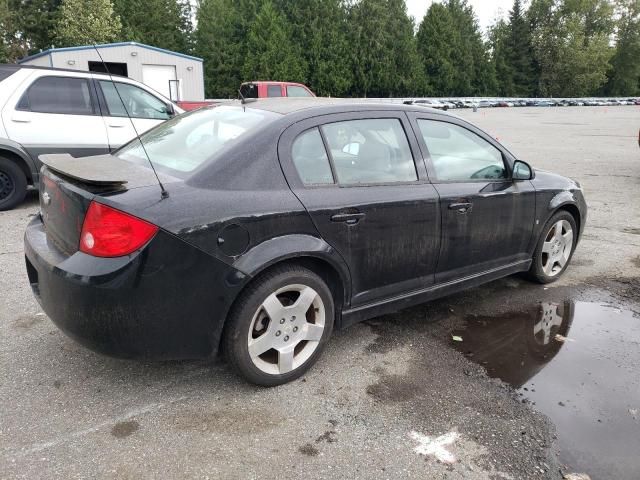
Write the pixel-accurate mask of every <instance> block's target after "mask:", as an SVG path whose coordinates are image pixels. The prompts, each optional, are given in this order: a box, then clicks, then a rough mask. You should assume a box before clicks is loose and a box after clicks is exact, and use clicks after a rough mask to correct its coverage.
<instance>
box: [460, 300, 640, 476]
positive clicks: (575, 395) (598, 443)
mask: <svg viewBox="0 0 640 480" xmlns="http://www.w3.org/2000/svg"><path fill="white" fill-rule="evenodd" d="M452 334H453V335H455V336H456V337H459V338H458V340H459V339H462V341H455V342H454V344H455V347H456V348H457V349H458V350H459V351H461V352H463V353H464V354H465V355H466V356H467V357H468V358H469V359H471V360H473V361H474V362H477V363H479V364H481V365H482V366H483V367H484V368H485V369H486V370H487V373H488V374H489V375H490V376H491V377H494V378H500V379H501V380H503V381H505V382H507V383H509V384H510V385H511V386H512V387H514V388H515V389H517V393H518V394H519V395H520V396H521V397H522V399H523V401H524V402H530V403H531V404H532V405H533V406H534V408H536V409H537V410H539V411H540V412H542V413H544V414H545V415H547V416H548V417H549V418H550V419H551V421H552V422H553V423H554V424H555V426H556V436H557V440H556V448H557V449H558V450H559V452H558V453H559V460H560V463H561V464H562V465H563V466H564V469H565V470H566V471H581V472H587V473H588V474H590V475H591V476H592V477H593V478H602V479H604V478H616V479H619V478H629V479H631V478H638V476H639V475H640V468H639V465H638V457H637V455H638V453H639V452H640V377H639V376H638V370H637V368H638V365H639V364H640V348H639V347H640V315H638V314H636V313H634V312H633V311H631V310H625V309H621V308H618V307H617V306H615V305H611V304H601V303H591V302H581V301H578V302H574V301H573V300H567V301H564V302H543V303H540V304H534V305H531V306H530V307H529V308H525V309H519V310H518V311H516V312H507V313H504V314H501V315H498V316H480V315H473V314H472V315H468V316H467V317H466V318H465V323H464V326H462V327H461V328H457V329H454V330H453V332H452Z"/></svg>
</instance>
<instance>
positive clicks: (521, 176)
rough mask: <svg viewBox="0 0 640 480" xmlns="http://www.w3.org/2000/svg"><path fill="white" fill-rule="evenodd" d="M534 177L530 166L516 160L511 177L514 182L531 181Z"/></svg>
mask: <svg viewBox="0 0 640 480" xmlns="http://www.w3.org/2000/svg"><path fill="white" fill-rule="evenodd" d="M534 177H535V173H534V171H533V168H531V165H529V164H528V163H527V162H523V161H522V160H516V161H515V162H514V164H513V176H512V178H513V179H514V180H532V179H533V178H534Z"/></svg>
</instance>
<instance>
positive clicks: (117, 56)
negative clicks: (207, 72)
mask: <svg viewBox="0 0 640 480" xmlns="http://www.w3.org/2000/svg"><path fill="white" fill-rule="evenodd" d="M96 47H97V49H98V50H99V52H100V55H101V56H102V58H103V59H104V62H105V64H106V66H107V68H108V69H109V71H110V72H111V73H114V74H118V75H124V76H127V77H129V78H132V79H134V80H137V81H139V82H142V83H144V84H146V85H147V86H149V87H151V88H153V89H154V90H156V91H158V92H159V93H161V94H163V95H164V96H165V97H167V98H171V99H172V100H174V101H182V100H186V101H189V100H193V101H202V100H204V77H203V69H202V59H201V58H198V57H192V56H191V55H185V54H184V53H179V52H172V51H170V50H164V49H162V48H158V47H153V46H151V45H145V44H142V43H136V42H122V43H108V44H102V45H97V46H96ZM18 63H23V64H27V65H37V66H41V67H55V68H67V69H74V70H82V71H94V72H104V71H105V68H104V65H103V64H102V62H101V61H100V57H99V56H98V53H97V52H96V49H95V48H94V46H93V45H85V46H80V47H66V48H51V49H49V50H45V51H43V52H40V53H36V54H35V55H31V56H29V57H25V58H23V59H22V60H20V61H19V62H18Z"/></svg>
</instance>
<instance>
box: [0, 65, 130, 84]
mask: <svg viewBox="0 0 640 480" xmlns="http://www.w3.org/2000/svg"><path fill="white" fill-rule="evenodd" d="M0 67H3V68H6V67H8V68H11V69H14V70H15V71H18V70H21V69H23V68H24V69H28V70H47V71H52V72H71V73H77V74H87V75H102V76H104V77H106V78H109V74H108V73H104V72H90V71H88V70H78V69H73V68H57V67H41V66H38V65H24V64H20V63H0ZM111 76H112V77H120V78H127V79H129V80H133V81H134V82H135V81H136V80H134V79H133V78H131V77H125V76H123V75H118V74H117V73H112V74H111Z"/></svg>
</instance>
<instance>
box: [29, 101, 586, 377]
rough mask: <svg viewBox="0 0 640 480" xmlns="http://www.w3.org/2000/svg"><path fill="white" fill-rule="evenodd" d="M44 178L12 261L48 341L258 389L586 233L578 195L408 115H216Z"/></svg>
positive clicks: (386, 108) (451, 130)
mask: <svg viewBox="0 0 640 480" xmlns="http://www.w3.org/2000/svg"><path fill="white" fill-rule="evenodd" d="M147 155H148V157H149V158H147ZM149 159H150V160H151V162H152V164H153V166H154V167H155V170H156V171H157V174H158V178H156V176H155V174H154V171H153V170H152V168H151V165H150V162H149ZM42 160H43V162H44V164H45V167H43V170H42V179H43V182H42V184H43V186H44V188H42V189H41V193H40V215H38V216H37V217H36V218H34V219H33V221H32V222H31V223H30V224H29V226H28V227H27V231H26V234H25V254H26V265H27V272H28V276H29V281H30V283H31V287H32V289H33V292H34V294H35V296H36V297H37V299H38V301H39V302H40V304H41V305H42V307H43V309H44V311H45V312H46V313H47V314H48V315H49V317H50V318H51V319H52V320H53V321H54V322H55V323H56V325H57V326H58V327H59V328H60V329H62V330H63V331H64V332H65V333H67V334H68V335H69V336H70V337H72V338H74V339H75V340H77V341H78V342H80V343H82V344H84V345H86V346H87V347H89V348H91V349H94V350H96V351H99V352H103V353H105V354H109V355H114V356H119V357H127V358H133V357H142V358H157V359H166V358H174V359H175V358H194V357H205V356H211V355H214V354H216V353H217V352H218V351H220V350H222V352H223V353H224V354H225V356H226V357H227V358H228V359H229V361H230V363H231V365H233V366H234V367H235V369H236V370H237V371H238V372H239V373H240V374H242V375H243V376H244V377H245V378H247V379H248V380H250V381H251V382H254V383H257V384H261V385H277V384H281V383H284V382H288V381H290V380H292V379H294V378H296V377H298V376H300V375H301V374H302V373H304V372H305V371H306V370H307V369H308V368H309V367H310V366H311V365H312V364H313V363H314V362H315V361H316V360H317V359H318V357H319V355H320V353H321V351H322V350H323V348H324V346H325V344H326V342H327V341H328V339H329V337H330V335H331V332H332V330H333V329H334V328H344V327H347V326H348V325H351V324H353V323H355V322H358V321H361V320H364V319H367V318H370V317H374V316H377V315H381V314H384V313H387V312H391V311H394V310H398V309H400V308H404V307H407V306H410V305H414V304H418V303H422V302H425V301H428V300H431V299H434V298H437V297H441V296H443V295H447V294H450V293H452V292H456V291H458V290H461V289H464V288H469V287H474V286H477V285H480V284H482V283H484V282H489V281H491V280H495V279H497V278H500V277H504V276H506V275H511V274H514V273H516V272H528V275H529V276H530V277H531V278H532V279H533V280H536V281H538V282H542V283H546V282H551V281H554V280H556V279H557V278H558V277H559V276H560V275H561V274H562V273H563V272H564V271H565V269H566V268H567V266H568V264H569V261H570V259H571V255H572V254H573V251H574V249H575V247H576V244H577V243H578V240H579V238H580V235H581V232H582V230H583V228H584V224H585V220H586V214H587V207H586V204H585V201H584V198H583V195H582V190H581V187H580V185H579V184H578V183H576V182H575V181H573V180H570V179H568V178H564V177H561V176H559V175H555V174H552V173H548V172H543V171H535V170H533V169H532V168H531V167H530V166H529V165H528V164H527V163H525V162H523V161H520V160H517V159H516V158H515V157H514V156H513V155H512V154H511V153H510V152H509V151H508V150H507V149H505V148H504V147H503V146H502V145H500V144H499V143H497V142H496V141H495V139H493V138H492V137H491V136H489V135H487V134H486V133H484V132H482V131H481V130H479V129H478V128H476V127H474V126H473V125H471V124H469V123H467V122H465V121H463V120H461V119H459V118H456V117H454V116H451V115H447V114H445V113H443V112H440V111H437V110H432V109H425V108H424V107H416V106H406V105H383V104H366V105H361V104H356V103H348V102H344V101H342V102H341V101H337V100H326V99H324V100H323V99H278V100H264V101H262V100H261V101H257V102H254V103H246V104H243V105H240V104H231V105H227V106H220V107H217V108H205V109H202V110H197V111H194V112H190V113H187V114H184V115H181V116H179V117H176V118H174V119H172V120H169V121H168V122H166V123H164V124H162V125H160V126H158V127H157V128H155V129H153V130H151V131H149V132H148V133H146V134H144V135H143V136H142V143H141V142H140V141H138V140H134V141H132V142H131V143H129V144H127V145H125V146H124V147H122V148H121V149H120V150H118V151H116V152H114V153H113V154H112V155H107V156H100V157H89V158H83V159H74V158H71V157H69V156H68V155H62V156H61V155H51V156H44V157H43V158H42ZM160 182H161V185H160Z"/></svg>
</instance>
